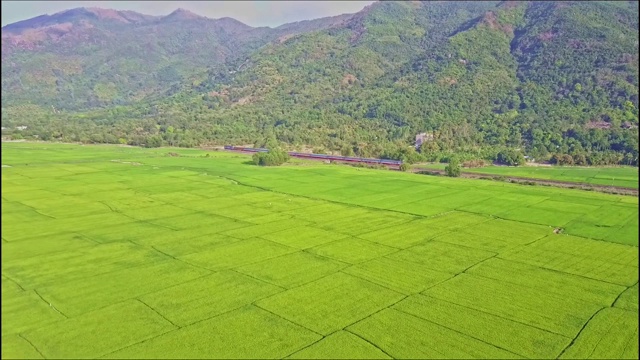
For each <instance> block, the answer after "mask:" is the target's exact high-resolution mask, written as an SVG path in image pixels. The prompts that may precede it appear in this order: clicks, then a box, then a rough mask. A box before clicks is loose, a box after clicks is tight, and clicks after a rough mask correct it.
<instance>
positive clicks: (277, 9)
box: [2, 0, 373, 27]
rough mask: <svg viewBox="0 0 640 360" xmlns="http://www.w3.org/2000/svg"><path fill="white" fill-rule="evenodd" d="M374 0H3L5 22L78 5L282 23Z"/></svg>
mask: <svg viewBox="0 0 640 360" xmlns="http://www.w3.org/2000/svg"><path fill="white" fill-rule="evenodd" d="M371 3H373V1H4V0H3V1H2V26H5V25H7V24H11V23H14V22H17V21H21V20H26V19H30V18H33V17H36V16H39V15H44V14H49V15H51V14H54V13H57V12H60V11H64V10H68V9H73V8H78V7H99V8H106V9H115V10H132V11H136V12H139V13H142V14H147V15H168V14H169V13H171V12H172V11H174V10H176V9H178V8H183V9H186V10H189V11H191V12H193V13H195V14H198V15H201V16H206V17H208V18H212V19H218V18H222V17H231V18H234V19H236V20H239V21H241V22H243V23H245V24H247V25H250V26H254V27H258V26H270V27H275V26H279V25H282V24H286V23H290V22H295V21H302V20H310V19H317V18H321V17H326V16H334V15H340V14H345V13H355V12H358V11H360V10H362V8H364V7H365V6H367V5H369V4H371Z"/></svg>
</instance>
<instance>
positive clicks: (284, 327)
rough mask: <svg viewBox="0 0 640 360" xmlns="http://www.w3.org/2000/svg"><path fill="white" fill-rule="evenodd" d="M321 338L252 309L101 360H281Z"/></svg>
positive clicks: (175, 332) (233, 313)
mask: <svg viewBox="0 0 640 360" xmlns="http://www.w3.org/2000/svg"><path fill="white" fill-rule="evenodd" d="M321 338H322V336H320V335H318V334H316V333H314V332H312V331H310V330H307V329H305V328H303V327H301V326H299V325H296V324H294V323H291V322H289V321H287V320H285V319H282V318H280V317H278V316H277V315H274V314H271V313H269V312H267V311H265V310H262V309H259V308H257V307H255V306H247V307H243V308H240V309H237V310H234V311H231V312H227V313H225V314H222V315H220V316H217V317H215V318H212V319H209V320H205V321H201V322H198V323H195V324H193V325H190V326H187V327H183V328H181V329H178V330H174V331H171V332H169V333H166V334H164V335H160V336H158V337H155V338H153V339H151V340H149V341H145V342H141V343H138V344H136V345H133V346H130V347H126V348H123V349H121V350H118V351H115V352H112V353H109V354H108V355H106V356H105V358H110V359H132V358H158V359H175V358H189V359H210V358H211V357H217V358H220V359H231V358H243V357H248V356H247V355H248V354H250V356H249V357H255V358H260V359H266V358H284V357H286V356H288V355H290V354H292V353H295V352H297V351H299V350H300V349H302V348H304V347H306V346H308V345H310V344H312V343H314V342H317V341H318V340H320V339H321Z"/></svg>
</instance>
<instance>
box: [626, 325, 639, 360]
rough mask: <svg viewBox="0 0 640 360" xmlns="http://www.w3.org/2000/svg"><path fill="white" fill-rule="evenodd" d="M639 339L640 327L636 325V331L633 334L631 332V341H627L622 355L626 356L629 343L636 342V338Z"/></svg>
mask: <svg viewBox="0 0 640 360" xmlns="http://www.w3.org/2000/svg"><path fill="white" fill-rule="evenodd" d="M637 339H638V327H637V326H636V331H634V332H633V334H631V336H630V337H629V341H627V343H626V344H625V345H624V348H623V349H622V356H624V353H625V352H626V351H627V348H628V347H629V344H631V342H634V340H637Z"/></svg>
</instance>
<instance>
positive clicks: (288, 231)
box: [262, 220, 348, 249]
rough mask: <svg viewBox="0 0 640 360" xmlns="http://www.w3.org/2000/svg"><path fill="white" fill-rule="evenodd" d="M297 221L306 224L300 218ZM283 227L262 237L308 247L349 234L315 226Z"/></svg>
mask: <svg viewBox="0 0 640 360" xmlns="http://www.w3.org/2000/svg"><path fill="white" fill-rule="evenodd" d="M296 223H299V224H304V223H303V222H300V221H299V220H297V221H296ZM282 228H283V229H284V230H279V231H276V232H269V233H265V234H264V235H262V238H264V239H267V240H271V241H273V242H277V243H279V244H283V245H286V246H290V247H294V248H297V249H307V248H310V247H314V246H318V245H322V244H325V243H328V242H332V241H335V240H340V239H344V238H346V237H347V236H348V235H344V234H340V233H335V232H331V231H327V230H323V229H320V228H316V227H313V226H304V225H303V226H297V227H292V226H289V227H287V226H284V227H282Z"/></svg>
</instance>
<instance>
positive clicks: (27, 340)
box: [18, 334, 47, 359]
mask: <svg viewBox="0 0 640 360" xmlns="http://www.w3.org/2000/svg"><path fill="white" fill-rule="evenodd" d="M18 336H19V337H21V338H22V339H23V340H24V341H26V342H27V343H29V345H31V347H32V348H33V349H34V350H35V351H37V352H38V354H40V356H42V358H43V359H46V358H47V357H46V356H44V354H43V353H42V352H41V351H40V349H38V348H37V347H36V346H35V345H33V343H32V342H31V340H29V339H27V338H26V337H24V335H22V334H18Z"/></svg>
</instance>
